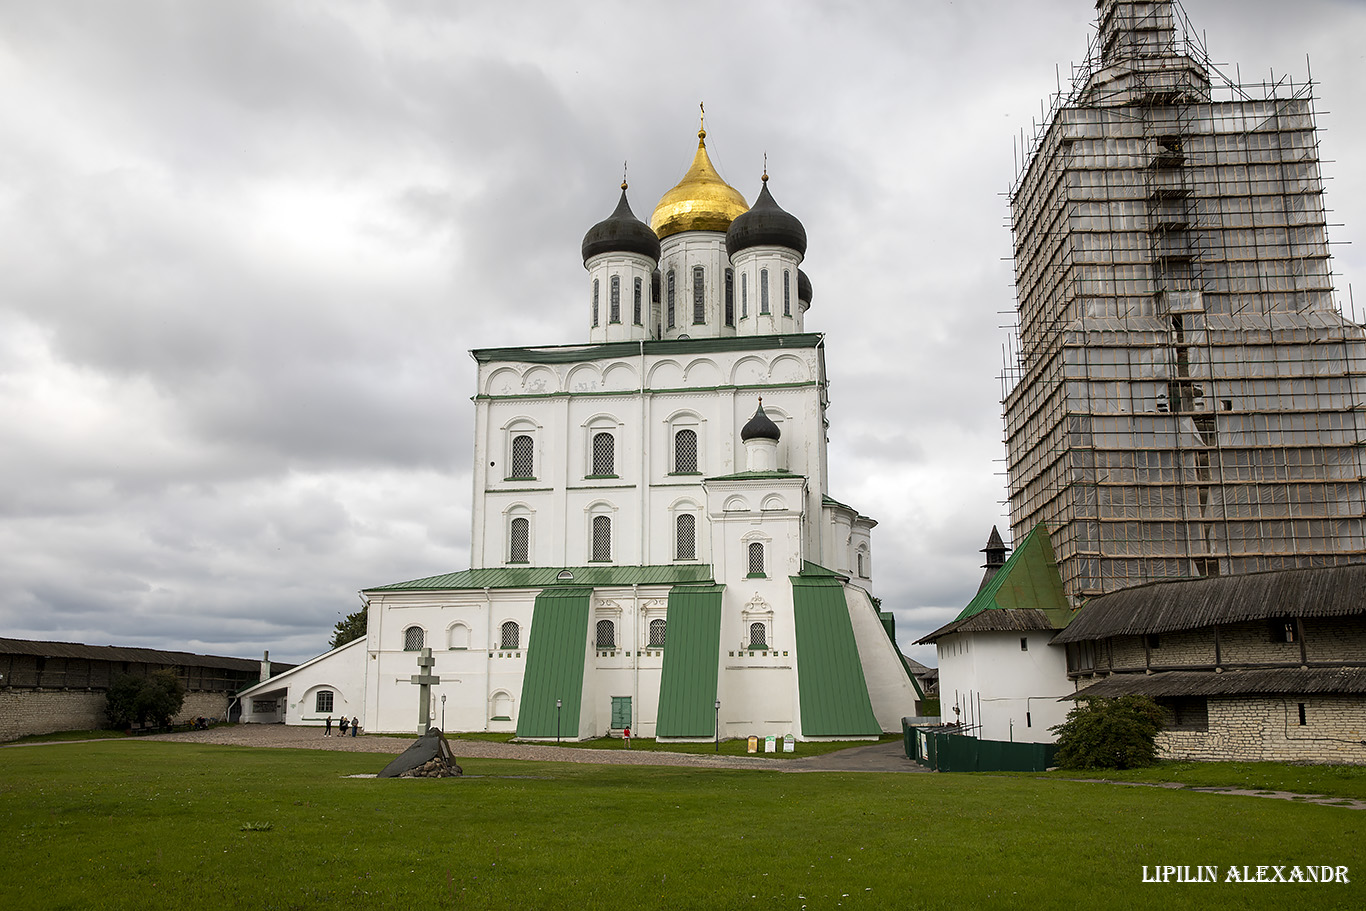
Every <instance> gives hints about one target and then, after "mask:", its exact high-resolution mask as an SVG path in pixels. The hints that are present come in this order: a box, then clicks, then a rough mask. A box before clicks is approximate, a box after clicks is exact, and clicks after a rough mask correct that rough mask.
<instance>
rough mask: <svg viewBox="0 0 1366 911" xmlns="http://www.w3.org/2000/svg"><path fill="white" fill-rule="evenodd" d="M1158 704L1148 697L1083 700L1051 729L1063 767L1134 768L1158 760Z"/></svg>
mask: <svg viewBox="0 0 1366 911" xmlns="http://www.w3.org/2000/svg"><path fill="white" fill-rule="evenodd" d="M1162 718H1163V712H1162V708H1161V706H1159V705H1158V704H1157V703H1156V702H1153V701H1152V700H1151V699H1149V698H1148V697H1147V696H1120V697H1119V698H1118V699H1086V700H1082V701H1080V702H1078V703H1077V706H1076V707H1075V708H1073V709H1072V711H1070V712H1068V713H1067V720H1066V721H1064V722H1063V723H1062V724H1058V725H1054V726H1053V727H1052V728H1050V730H1052V731H1053V732H1054V733H1056V734H1057V735H1058V755H1057V763H1058V765H1060V766H1062V767H1063V768H1065V769H1133V768H1138V767H1140V766H1149V765H1152V764H1153V763H1154V762H1156V761H1157V743H1156V740H1157V732H1158V730H1160V729H1161V727H1162Z"/></svg>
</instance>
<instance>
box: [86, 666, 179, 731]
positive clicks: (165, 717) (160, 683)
mask: <svg viewBox="0 0 1366 911" xmlns="http://www.w3.org/2000/svg"><path fill="white" fill-rule="evenodd" d="M184 704H185V686H184V684H182V683H181V682H180V678H179V677H177V676H176V672H175V670H174V669H172V668H163V669H162V670H159V671H153V672H152V673H151V674H150V675H148V676H146V677H137V676H134V675H132V674H124V675H123V676H121V677H118V678H116V679H115V680H114V682H113V683H112V684H110V686H109V692H108V694H106V696H105V706H104V713H105V715H106V717H108V718H109V723H110V724H112V725H113V726H114V727H120V728H122V727H128V726H129V725H132V724H146V723H147V722H148V721H153V722H155V723H156V724H157V725H158V726H160V727H169V726H170V724H171V719H172V718H174V717H175V716H176V715H177V714H179V713H180V709H181V706H183V705H184Z"/></svg>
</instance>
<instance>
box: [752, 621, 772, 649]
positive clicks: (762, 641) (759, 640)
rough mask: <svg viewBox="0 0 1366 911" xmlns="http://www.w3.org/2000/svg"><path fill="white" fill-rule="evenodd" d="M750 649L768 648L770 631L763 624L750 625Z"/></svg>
mask: <svg viewBox="0 0 1366 911" xmlns="http://www.w3.org/2000/svg"><path fill="white" fill-rule="evenodd" d="M749 647H750V648H768V629H767V628H766V627H765V626H764V625H763V624H762V623H751V624H750V625H749Z"/></svg>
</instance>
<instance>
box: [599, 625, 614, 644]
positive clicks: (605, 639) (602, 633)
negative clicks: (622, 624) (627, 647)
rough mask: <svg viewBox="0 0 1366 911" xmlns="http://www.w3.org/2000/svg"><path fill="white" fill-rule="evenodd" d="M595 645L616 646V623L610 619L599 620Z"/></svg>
mask: <svg viewBox="0 0 1366 911" xmlns="http://www.w3.org/2000/svg"><path fill="white" fill-rule="evenodd" d="M597 647H598V648H616V647H617V625H616V624H615V623H613V622H612V621H611V620H599V621H598V628H597Z"/></svg>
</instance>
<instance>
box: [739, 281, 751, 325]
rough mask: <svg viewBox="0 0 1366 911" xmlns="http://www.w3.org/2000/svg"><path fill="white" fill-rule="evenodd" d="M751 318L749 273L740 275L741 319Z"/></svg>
mask: <svg viewBox="0 0 1366 911" xmlns="http://www.w3.org/2000/svg"><path fill="white" fill-rule="evenodd" d="M748 316H749V273H748V272H741V273H740V319H745V318H746V317H748Z"/></svg>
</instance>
